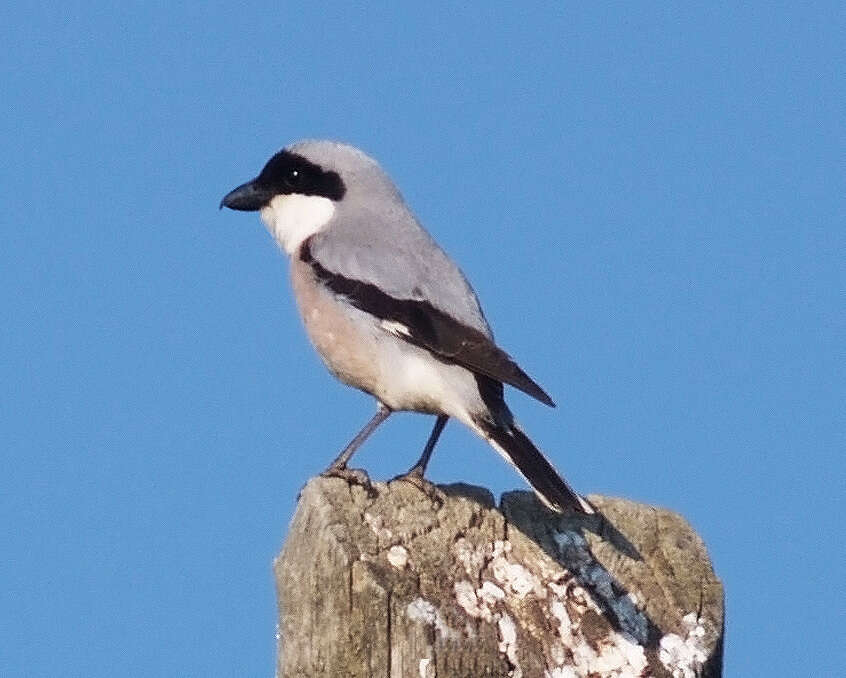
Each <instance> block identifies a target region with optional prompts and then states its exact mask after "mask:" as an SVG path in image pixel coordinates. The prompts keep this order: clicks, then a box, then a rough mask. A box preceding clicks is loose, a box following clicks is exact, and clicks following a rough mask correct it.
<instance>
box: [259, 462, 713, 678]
mask: <svg viewBox="0 0 846 678" xmlns="http://www.w3.org/2000/svg"><path fill="white" fill-rule="evenodd" d="M590 500H591V502H592V503H593V504H594V505H595V506H597V507H598V508H599V509H600V511H601V512H602V515H603V516H604V517H591V516H580V515H566V516H561V515H556V514H553V513H550V512H549V511H547V510H546V509H544V508H543V506H542V505H541V504H540V503H539V502H538V501H537V500H536V499H535V497H534V495H532V494H531V493H529V492H510V493H507V494H506V495H504V497H503V499H502V504H501V508H500V509H497V508H495V507H494V502H493V497H492V496H491V494H490V493H489V492H488V491H487V490H484V489H481V488H477V487H470V486H466V485H452V486H440V487H439V488H438V490H437V491H435V492H428V493H424V492H422V491H421V490H420V489H418V488H417V487H415V486H414V485H412V484H410V483H408V482H405V481H394V482H392V483H389V484H387V485H386V484H384V483H375V484H374V485H373V491H372V492H370V493H368V492H367V491H366V490H365V489H364V488H362V487H361V486H358V485H350V484H348V483H347V482H346V481H345V480H341V479H337V478H328V479H327V478H317V479H314V480H312V481H310V482H309V483H308V485H307V486H306V487H305V488H304V490H303V492H302V495H301V497H300V502H299V506H298V508H297V512H296V515H295V516H294V520H293V522H292V524H291V529H290V532H289V535H288V539H287V542H286V544H285V546H284V548H283V550H282V553H281V555H280V556H279V558H278V559H277V560H276V563H275V566H274V567H275V573H276V581H277V590H278V597H279V609H280V613H279V639H280V642H279V661H278V675H279V676H280V677H281V678H294V677H297V678H299V677H303V676H308V677H311V676H333V677H336V678H341V677H344V676H350V677H353V676H355V677H359V676H360V677H362V678H364V677H368V678H369V677H370V676H378V677H380V678H382V677H389V678H399V677H405V676H408V677H413V678H434V677H438V678H461V677H464V676H466V677H468V678H479V677H481V676H514V677H519V676H522V677H523V678H536V677H537V678H547V677H548V678H575V677H576V676H591V677H604V676H619V677H623V676H629V677H634V676H655V677H656V678H661V677H665V676H673V677H676V676H677V677H679V678H688V677H691V678H692V677H694V676H708V677H711V676H720V675H721V665H722V627H723V590H722V586H721V584H720V582H719V581H718V580H717V578H716V576H715V575H714V572H713V570H712V568H711V564H710V562H709V560H708V555H707V553H706V551H705V547H704V546H703V544H702V541H701V539H700V538H699V537H698V536H697V535H696V533H695V532H693V530H692V529H691V527H690V526H689V525H688V524H687V523H686V522H685V520H684V519H683V518H681V517H680V516H678V515H677V514H675V513H673V512H671V511H667V510H664V509H657V508H654V507H651V506H646V505H643V504H636V503H634V502H630V501H627V500H624V499H612V498H606V497H600V496H592V497H590Z"/></svg>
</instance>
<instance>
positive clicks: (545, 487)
mask: <svg viewBox="0 0 846 678" xmlns="http://www.w3.org/2000/svg"><path fill="white" fill-rule="evenodd" d="M478 425H479V428H480V433H481V434H482V435H483V436H484V437H485V438H487V440H488V442H489V443H490V444H491V445H492V446H493V447H494V448H495V449H496V451H497V452H499V453H500V454H501V455H502V456H503V457H505V459H506V460H507V461H509V462H511V463H512V464H513V465H514V466H515V467H516V468H517V470H518V471H520V473H522V474H523V477H524V478H525V479H526V480H528V481H529V484H530V485H531V486H532V489H533V490H534V491H535V494H537V495H538V497H539V498H540V500H541V501H542V502H543V503H544V504H546V505H547V506H548V507H549V508H551V509H552V510H553V511H558V512H559V513H560V512H562V511H564V510H567V509H570V510H573V511H577V512H579V513H586V514H592V513H596V509H594V508H593V507H592V506H591V505H590V504H588V502H587V501H585V500H584V499H583V498H582V497H580V496H579V495H578V494H576V492H575V491H574V490H573V488H572V487H570V486H569V485H568V484H567V481H566V480H564V478H562V477H561V475H560V474H559V473H558V471H556V470H555V468H554V467H553V466H552V464H550V463H549V460H548V459H547V458H546V457H545V456H544V455H543V453H542V452H541V451H540V450H539V449H538V448H537V447H535V446H534V444H533V443H532V441H531V440H529V438H528V436H527V435H526V434H525V433H523V431H522V430H521V429H520V427H519V426H517V424H499V425H496V424H491V423H488V422H479V424H478Z"/></svg>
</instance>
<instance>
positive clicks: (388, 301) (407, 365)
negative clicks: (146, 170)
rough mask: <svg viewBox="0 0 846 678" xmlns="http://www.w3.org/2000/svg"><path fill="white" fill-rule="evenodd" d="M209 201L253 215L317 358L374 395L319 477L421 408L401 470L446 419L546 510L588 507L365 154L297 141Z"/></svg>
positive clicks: (478, 321) (446, 267)
mask: <svg viewBox="0 0 846 678" xmlns="http://www.w3.org/2000/svg"><path fill="white" fill-rule="evenodd" d="M220 206H221V208H222V207H229V208H230V209H233V210H241V211H248V212H256V211H257V212H259V213H260V215H261V219H262V221H263V222H264V224H265V226H266V227H267V230H268V231H269V232H270V234H271V235H272V236H273V237H274V238H275V240H276V242H277V243H278V244H279V245H280V247H281V248H282V249H283V250H284V251H285V252H286V253H287V254H288V255H289V256H290V259H291V282H292V286H293V290H294V296H295V298H296V301H297V305H298V307H299V311H300V314H301V315H302V319H303V323H304V324H305V328H306V332H307V333H308V336H309V339H310V340H311V342H312V344H313V345H314V347H315V348H316V349H317V352H318V353H319V354H320V356H321V358H322V359H323V362H324V363H325V364H326V366H327V367H328V368H329V370H330V371H331V372H332V373H333V374H334V375H335V376H336V377H337V378H338V379H340V380H341V381H343V382H344V383H346V384H349V385H350V386H354V387H355V388H358V389H360V390H362V391H364V392H366V393H369V394H371V395H372V396H373V397H375V398H376V400H377V402H378V409H377V412H376V415H375V416H374V417H373V418H372V419H371V420H370V421H369V422H368V423H367V425H366V426H365V427H364V428H363V429H362V430H361V431H360V432H359V433H358V434H357V435H356V436H355V437H354V438H353V440H352V441H350V443H349V444H348V445H347V446H346V447H345V448H344V449H343V450H342V451H341V453H340V454H339V455H338V457H337V458H336V459H335V461H334V462H332V464H331V465H330V466H329V468H328V469H327V470H326V473H328V474H330V475H331V474H338V475H343V474H344V472H345V471H346V470H347V462H348V461H349V459H350V457H352V455H353V453H354V452H355V451H356V449H358V447H359V446H360V445H361V444H362V443H363V442H364V441H365V439H366V438H367V437H368V436H369V435H370V434H371V433H372V432H373V431H374V430H375V429H376V427H377V426H379V424H381V423H382V422H383V421H384V420H385V419H387V418H388V416H389V415H390V414H391V413H392V412H395V411H412V412H422V413H425V414H431V415H435V416H436V417H437V419H436V421H435V426H434V429H433V430H432V433H431V435H430V436H429V439H428V441H427V442H426V445H425V447H424V449H423V453H422V455H421V457H420V459H419V460H418V462H417V463H416V464H415V465H414V466H413V467H412V468H411V470H410V471H409V472H408V474H406V476H407V477H409V478H416V479H418V480H419V481H422V479H423V474H424V472H425V469H426V465H427V463H428V461H429V458H430V456H431V454H432V450H433V449H434V447H435V444H436V443H437V440H438V437H439V436H440V434H441V432H442V431H443V428H444V426H445V425H446V423H447V420H448V418H449V417H453V418H455V419H457V420H459V421H460V422H462V423H463V424H465V425H466V426H468V427H469V428H470V429H472V430H473V431H474V432H476V433H477V434H478V435H480V436H481V437H482V438H484V439H485V440H487V441H488V442H489V443H490V444H491V446H492V447H493V448H494V449H495V450H496V451H497V452H499V453H500V454H501V455H502V456H503V457H505V459H506V460H508V461H509V462H511V463H512V464H513V465H514V466H515V467H516V468H517V470H518V471H520V473H522V475H523V476H524V477H525V478H526V480H527V481H528V482H529V484H530V485H531V486H532V488H533V489H534V491H535V493H536V494H537V495H538V497H540V499H541V500H542V501H543V502H544V503H545V504H546V505H547V506H548V507H550V508H551V509H553V510H555V511H563V510H565V509H567V510H574V511H577V512H581V513H594V512H595V510H594V508H593V507H592V506H591V505H590V504H589V503H588V502H587V501H586V500H584V499H583V498H582V497H580V496H579V495H578V494H576V492H574V491H573V490H572V488H571V487H570V486H569V485H568V484H567V482H566V481H565V480H564V479H563V478H562V477H561V476H560V475H559V474H558V472H557V471H556V470H555V469H554V468H553V466H552V465H551V464H550V462H549V461H548V460H547V459H546V457H545V456H544V455H543V454H542V453H541V452H540V451H539V450H538V449H537V448H536V447H535V446H534V445H533V444H532V442H531V440H529V438H528V437H527V436H526V434H525V433H523V431H522V430H521V429H520V427H519V426H518V425H517V423H516V422H515V421H514V417H513V415H512V414H511V411H510V410H509V409H508V406H507V405H506V404H505V400H504V398H503V384H508V385H510V386H513V387H514V388H517V389H519V390H521V391H523V392H525V393H527V394H529V395H530V396H532V397H534V398H536V399H537V400H539V401H541V402H542V403H544V404H546V405H549V406H552V407H554V403H553V402H552V399H551V398H550V397H549V396H548V395H547V394H546V393H545V392H544V390H543V389H542V388H541V387H540V386H538V384H537V383H535V382H534V381H533V380H532V379H531V378H530V377H529V376H528V375H527V374H526V373H525V372H524V371H523V370H522V369H520V367H518V365H517V364H516V363H515V362H514V361H513V360H512V359H511V357H510V356H509V355H508V354H507V353H505V352H504V351H503V350H502V349H500V348H499V347H498V346H497V345H496V344H495V343H494V339H493V333H492V332H491V329H490V327H489V326H488V322H487V320H486V319H485V316H484V314H483V313H482V309H481V306H480V305H479V300H478V299H477V297H476V294H475V292H474V291H473V288H472V287H470V284H469V283H468V282H467V279H466V278H465V277H464V275H463V274H462V272H461V271H460V270H459V269H458V267H457V266H456V265H455V264H454V263H453V262H452V260H450V258H449V257H448V256H447V255H446V254H445V253H444V251H443V250H442V249H441V248H440V247H439V246H438V244H437V243H436V242H435V241H434V240H433V239H432V237H431V236H430V235H429V233H428V232H427V231H426V230H424V228H423V227H422V226H421V225H420V224H419V223H418V221H417V219H416V218H415V217H414V215H413V214H412V213H411V210H410V209H409V208H408V206H407V205H406V203H405V201H404V200H403V198H402V196H401V195H400V193H399V191H398V190H397V188H396V187H395V186H394V184H393V182H392V181H391V179H390V178H389V177H388V175H387V174H386V173H385V172H384V171H383V170H382V168H381V167H380V166H379V165H378V164H377V163H376V161H375V160H373V159H372V158H370V157H369V156H368V155H366V154H365V153H364V152H362V151H360V150H359V149H357V148H354V147H353V146H349V145H346V144H342V143H338V142H333V141H311V140H310V141H302V142H299V143H296V144H293V145H291V146H287V147H286V148H284V149H282V150H281V151H279V152H278V153H276V154H275V155H274V156H273V157H272V158H270V160H269V161H268V162H267V164H266V165H265V166H264V168H263V169H262V170H261V173H260V174H259V175H258V176H257V177H256V178H255V179H253V180H251V181H248V182H247V183H245V184H242V185H241V186H238V188H236V189H234V190H233V191H231V192H230V193H228V194H227V195H226V196H225V197H224V198H223V200H222V201H221V203H220Z"/></svg>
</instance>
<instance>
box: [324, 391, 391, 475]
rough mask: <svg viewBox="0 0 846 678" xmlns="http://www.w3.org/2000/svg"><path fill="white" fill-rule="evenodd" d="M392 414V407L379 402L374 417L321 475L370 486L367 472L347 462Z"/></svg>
mask: <svg viewBox="0 0 846 678" xmlns="http://www.w3.org/2000/svg"><path fill="white" fill-rule="evenodd" d="M390 416H391V409H390V408H389V407H388V406H387V405H385V404H383V403H379V409H378V410H377V411H376V414H374V415H373V418H372V419H370V421H368V422H367V423H366V424H365V425H364V428H363V429H361V430H360V431H359V432H358V433H357V434H356V436H355V438H353V439H352V440H350V442H349V443H348V444H347V446H346V447H345V448H344V449H343V450H341V453H340V454H339V455H338V456H337V457H335V461H333V462H332V463H331V464H329V466H328V467H327V468H326V470H325V471H324V472H323V473H322V474H321V475H323V476H331V477H336V478H343V479H344V480H347V481H352V482H355V483H357V484H359V485H363V486H365V487H369V486H370V479H369V478H368V477H367V473H365V472H364V471H357V470H352V469H348V468H347V462H348V461H349V460H350V457H352V456H353V454H355V451H356V450H357V449H358V448H359V447H361V445H362V443H363V442H364V441H365V440H367V438H369V437H370V434H371V433H373V431H375V430H376V429H377V428H378V426H379V424H381V423H382V422H383V421H385V419H387V418H388V417H390Z"/></svg>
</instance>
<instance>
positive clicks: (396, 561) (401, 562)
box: [387, 546, 408, 570]
mask: <svg viewBox="0 0 846 678" xmlns="http://www.w3.org/2000/svg"><path fill="white" fill-rule="evenodd" d="M387 558H388V562H389V563H390V564H391V565H393V566H394V567H395V568H397V569H398V570H404V569H405V566H406V565H408V551H407V550H406V548H405V547H404V546H392V547H391V548H389V549H388V555H387Z"/></svg>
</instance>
